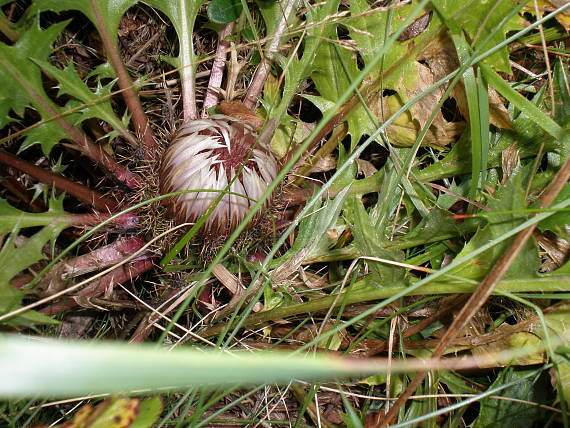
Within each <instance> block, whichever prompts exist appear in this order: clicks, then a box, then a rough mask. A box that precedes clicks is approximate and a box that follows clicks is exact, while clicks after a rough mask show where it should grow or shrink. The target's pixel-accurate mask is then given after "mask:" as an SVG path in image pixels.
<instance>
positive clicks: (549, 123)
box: [479, 63, 564, 140]
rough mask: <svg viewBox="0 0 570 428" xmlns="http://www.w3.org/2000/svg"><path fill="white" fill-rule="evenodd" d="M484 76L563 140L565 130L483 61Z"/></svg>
mask: <svg viewBox="0 0 570 428" xmlns="http://www.w3.org/2000/svg"><path fill="white" fill-rule="evenodd" d="M479 66H480V69H481V71H482V73H483V77H484V78H485V80H486V81H487V83H488V84H489V85H491V86H492V87H494V88H495V89H496V90H497V91H498V92H499V93H500V94H501V95H502V96H503V97H505V98H506V99H507V100H508V101H509V102H510V103H511V104H513V105H514V106H515V107H516V108H518V109H519V110H520V111H522V112H523V113H524V114H526V115H527V116H528V118H529V119H530V120H532V121H533V122H534V123H536V124H537V125H538V126H539V127H541V128H542V129H543V130H544V131H545V132H547V133H548V134H550V135H551V136H552V137H554V138H555V139H557V140H562V138H563V137H564V130H563V129H562V127H560V126H559V125H558V124H557V123H556V122H555V121H554V120H552V119H551V118H550V117H549V116H548V115H547V114H546V113H544V112H543V111H542V110H540V109H539V108H538V107H537V106H535V105H534V104H532V103H531V102H530V101H529V100H527V99H526V98H525V97H523V96H522V95H521V94H519V93H518V92H517V91H515V90H514V89H513V88H512V87H511V86H510V85H509V84H508V83H507V82H506V81H505V80H504V79H503V78H501V76H499V75H498V74H497V73H495V72H494V71H493V70H492V69H491V67H489V66H488V65H485V64H483V63H481V64H479Z"/></svg>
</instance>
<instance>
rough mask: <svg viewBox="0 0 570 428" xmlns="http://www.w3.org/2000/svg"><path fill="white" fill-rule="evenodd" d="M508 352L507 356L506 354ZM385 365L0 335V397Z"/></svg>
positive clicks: (179, 386) (177, 386) (404, 367)
mask: <svg viewBox="0 0 570 428" xmlns="http://www.w3.org/2000/svg"><path fill="white" fill-rule="evenodd" d="M533 352H537V349H536V348H535V347H528V348H527V349H516V350H513V351H510V352H508V353H498V354H495V355H490V354H489V355H485V356H481V357H472V358H465V357H462V358H460V359H450V360H445V361H439V362H438V363H437V365H434V364H433V362H432V361H430V360H429V359H415V358H412V359H408V360H394V361H392V362H391V363H390V364H391V367H390V370H391V372H394V373H395V372H408V371H416V370H420V369H421V370H426V369H436V370H437V369H440V370H441V369H461V368H463V369H465V368H473V367H480V366H481V365H482V364H489V358H490V361H494V360H495V361H496V360H497V359H498V358H507V359H509V358H516V357H517V356H518V355H526V354H529V353H533ZM503 354H505V355H503ZM388 367H389V366H388V361H387V360H386V359H349V358H339V357H334V356H330V355H327V354H319V355H316V356H315V355H312V354H311V355H310V356H302V355H300V354H296V355H292V354H290V353H277V352H255V353H251V352H235V353H230V352H220V351H214V350H209V351H203V350H202V351H201V350H197V349H188V348H186V349H175V350H173V351H171V352H167V351H166V350H165V349H160V348H156V347H154V346H153V345H149V346H142V345H138V346H133V345H126V344H117V343H86V342H63V341H39V340H34V339H24V338H22V337H18V336H8V335H6V336H0V379H2V382H0V397H1V398H18V397H46V398H47V397H73V396H81V395H85V394H102V393H110V394H113V393H148V392H150V391H167V390H187V389H188V388H189V387H195V388H206V389H213V388H215V387H220V386H236V385H255V384H267V383H288V382H290V381H292V380H295V379H301V380H308V381H310V380H319V381H327V380H334V379H337V378H342V377H344V378H346V377H356V376H359V377H360V376H368V375H371V374H375V373H379V372H380V373H382V372H386V371H387V370H388Z"/></svg>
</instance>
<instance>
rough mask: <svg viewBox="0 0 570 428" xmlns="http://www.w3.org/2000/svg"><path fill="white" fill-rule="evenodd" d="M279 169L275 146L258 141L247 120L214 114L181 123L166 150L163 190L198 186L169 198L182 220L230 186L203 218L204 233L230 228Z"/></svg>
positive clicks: (202, 209) (190, 217)
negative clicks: (205, 218)
mask: <svg viewBox="0 0 570 428" xmlns="http://www.w3.org/2000/svg"><path fill="white" fill-rule="evenodd" d="M236 174H239V176H238V177H237V179H235V180H233V179H234V177H235V176H236ZM276 175H277V161H276V160H275V158H274V156H273V154H272V152H271V149H270V148H269V147H267V146H265V145H261V144H260V143H258V142H256V135H255V133H254V132H253V131H252V129H251V128H250V127H249V126H248V125H246V124H243V123H242V122H239V121H237V120H235V119H233V118H230V117H228V116H224V115H213V116H210V117H209V118H207V119H198V120H192V121H189V122H187V123H184V124H183V125H182V126H181V127H180V129H179V130H178V132H177V134H176V137H175V138H174V142H173V143H172V144H171V145H170V147H168V148H167V150H166V152H165V154H164V158H163V161H162V164H161V167H160V189H161V192H162V193H171V192H177V191H181V190H196V192H190V193H184V194H180V195H177V196H174V197H172V198H169V201H168V205H169V209H170V211H171V213H172V215H173V216H174V217H175V218H176V219H177V220H178V221H179V222H195V221H196V220H197V219H198V218H199V217H200V216H202V215H203V214H204V213H205V212H206V211H207V210H208V208H209V206H210V205H211V203H212V202H214V200H215V199H216V198H217V197H218V195H219V192H220V191H224V190H227V191H229V192H231V194H225V195H224V197H223V198H222V200H221V201H220V203H219V204H218V205H217V206H216V208H215V209H214V211H213V212H212V214H211V215H210V217H209V218H208V220H207V222H206V224H205V231H206V233H208V232H221V233H224V232H226V233H227V232H230V231H232V230H234V229H235V228H236V227H237V225H238V224H239V223H240V222H241V220H242V219H243V218H244V217H245V215H246V214H247V212H248V210H249V209H250V207H251V206H252V205H253V204H254V203H255V202H256V201H257V200H258V199H259V198H260V197H261V195H262V194H263V192H265V190H266V189H267V187H268V186H269V184H270V183H271V182H272V181H273V179H274V178H275V176H276ZM232 180H233V182H232ZM228 183H231V184H230V185H229V187H228Z"/></svg>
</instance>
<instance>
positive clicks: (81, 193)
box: [0, 150, 119, 211]
mask: <svg viewBox="0 0 570 428" xmlns="http://www.w3.org/2000/svg"><path fill="white" fill-rule="evenodd" d="M0 162H2V163H4V164H6V165H8V166H10V167H12V168H15V169H17V170H19V171H21V172H23V173H25V174H28V175H30V176H31V177H33V178H35V179H36V180H38V181H40V182H42V183H44V184H47V185H48V186H53V187H55V188H56V189H58V190H61V191H63V192H65V193H67V194H69V195H71V196H73V197H75V198H77V199H79V200H80V201H83V202H85V203H86V204H89V205H91V206H92V207H93V208H95V209H97V210H100V211H113V210H116V209H117V208H118V206H119V204H118V202H117V201H115V200H114V199H111V198H108V197H106V196H104V195H103V194H102V193H100V192H97V191H96V190H92V189H90V188H89V187H87V186H84V185H83V184H79V183H75V182H73V181H71V180H69V179H67V178H65V177H63V176H61V175H59V174H55V173H53V172H51V171H46V170H44V169H42V168H40V167H37V166H35V165H33V164H31V163H28V162H26V161H24V160H22V159H20V158H19V157H17V156H14V155H12V154H10V153H8V152H6V151H4V150H0Z"/></svg>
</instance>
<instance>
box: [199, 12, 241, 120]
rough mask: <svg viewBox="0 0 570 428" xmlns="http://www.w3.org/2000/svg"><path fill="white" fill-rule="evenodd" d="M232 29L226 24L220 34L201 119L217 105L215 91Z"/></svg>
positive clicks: (220, 80) (230, 25)
mask: <svg viewBox="0 0 570 428" xmlns="http://www.w3.org/2000/svg"><path fill="white" fill-rule="evenodd" d="M233 28H234V23H233V22H230V23H229V24H226V25H225V26H224V28H222V31H221V32H220V35H219V38H218V48H217V50H216V57H215V58H214V63H213V64H212V70H211V72H210V80H209V81H208V89H207V90H206V97H205V98H204V105H203V107H202V117H206V116H207V115H208V113H207V111H208V109H209V108H211V107H213V106H215V105H216V104H217V103H218V91H217V89H218V88H220V87H221V86H222V80H223V77H224V67H225V64H226V56H227V53H228V48H229V47H230V42H229V41H228V40H226V38H227V37H228V36H229V35H230V34H231V33H232V30H233Z"/></svg>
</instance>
